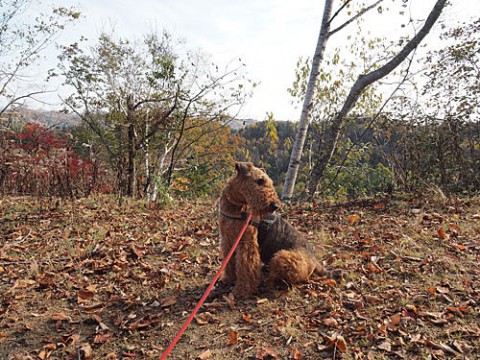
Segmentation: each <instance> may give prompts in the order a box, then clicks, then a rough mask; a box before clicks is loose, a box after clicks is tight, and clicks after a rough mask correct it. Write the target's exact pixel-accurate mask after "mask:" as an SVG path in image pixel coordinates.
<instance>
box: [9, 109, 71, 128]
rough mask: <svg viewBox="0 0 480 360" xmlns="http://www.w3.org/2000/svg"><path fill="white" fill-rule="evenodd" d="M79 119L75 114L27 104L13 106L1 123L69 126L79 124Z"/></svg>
mask: <svg viewBox="0 0 480 360" xmlns="http://www.w3.org/2000/svg"><path fill="white" fill-rule="evenodd" d="M79 121H80V120H79V119H78V117H77V116H76V115H74V114H65V113H63V112H61V111H54V110H41V109H30V108H28V107H26V106H16V107H13V108H12V109H11V110H9V111H7V112H5V113H4V114H3V116H2V117H1V118H0V124H2V125H5V126H11V125H22V124H26V123H29V122H30V123H34V124H38V125H42V126H48V127H51V126H58V127H60V128H68V127H72V126H76V125H78V123H79Z"/></svg>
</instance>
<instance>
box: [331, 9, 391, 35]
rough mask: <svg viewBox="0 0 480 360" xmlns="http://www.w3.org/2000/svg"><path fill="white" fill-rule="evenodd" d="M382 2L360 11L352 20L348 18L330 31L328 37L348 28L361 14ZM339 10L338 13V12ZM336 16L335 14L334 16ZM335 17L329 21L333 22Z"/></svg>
mask: <svg viewBox="0 0 480 360" xmlns="http://www.w3.org/2000/svg"><path fill="white" fill-rule="evenodd" d="M382 1H384V0H378V1H377V2H376V3H375V4H372V5H370V6H368V7H366V8H365V9H363V10H361V11H360V12H359V13H358V14H357V15H355V16H353V17H352V18H350V19H349V20H347V21H346V22H344V23H343V24H342V25H340V26H339V27H337V28H336V29H333V30H332V31H330V32H329V33H328V36H332V35H333V34H335V33H337V32H339V31H340V30H342V29H343V28H344V27H346V26H348V25H349V24H351V23H352V22H354V21H355V20H356V19H358V18H359V17H361V16H362V15H363V14H365V13H366V12H367V11H370V10H371V9H373V8H374V7H375V6H377V5H378V4H380V3H381V2H382ZM346 4H348V2H346V3H345V4H344V6H345V5H346ZM342 8H343V6H342V7H341V8H340V10H342ZM340 10H339V11H340ZM335 15H337V14H335ZM335 15H334V16H333V17H332V19H331V20H330V21H332V20H333V18H334V17H335Z"/></svg>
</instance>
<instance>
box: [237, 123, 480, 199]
mask: <svg viewBox="0 0 480 360" xmlns="http://www.w3.org/2000/svg"><path fill="white" fill-rule="evenodd" d="M295 131H296V123H293V122H286V121H282V122H273V124H272V122H268V121H263V122H258V123H256V124H252V125H249V126H246V127H244V128H242V129H239V130H237V131H236V132H235V133H236V134H238V135H239V136H240V137H241V144H242V146H243V149H242V152H241V155H240V156H241V157H242V158H243V159H245V160H251V161H253V162H254V163H256V164H257V165H259V166H262V167H263V168H264V169H265V170H266V171H267V172H268V174H269V175H270V176H271V177H272V179H273V180H274V182H275V184H277V186H278V188H279V189H281V187H282V185H283V181H284V178H285V174H286V171H287V168H288V164H289V157H290V148H291V146H292V144H293V141H294V138H295ZM321 131H322V129H321V125H320V127H315V128H310V129H309V134H310V136H309V138H308V140H307V144H306V146H305V150H304V155H303V166H302V168H301V173H300V175H299V179H298V182H297V189H296V192H297V193H301V191H303V187H304V185H305V180H306V179H307V177H308V176H309V159H310V157H309V149H310V148H311V145H312V143H313V142H314V141H315V138H316V137H317V136H318V134H319V132H321ZM338 143H339V146H338V149H337V151H336V153H335V156H334V158H333V160H332V162H331V163H330V165H329V169H328V171H327V176H326V178H325V179H324V181H323V186H322V194H323V195H325V196H333V197H345V196H346V197H357V196H363V195H373V194H376V193H379V192H380V193H390V192H392V191H394V190H397V191H405V192H415V191H423V190H425V189H431V188H433V189H440V190H442V191H443V192H444V193H460V192H468V193H471V192H475V191H478V190H480V171H479V170H480V122H478V121H477V122H459V121H457V120H454V119H449V120H446V121H442V122H438V121H434V120H431V121H429V120H428V119H427V120H424V121H422V122H417V123H415V124H412V123H409V122H405V121H395V120H389V119H387V118H385V119H383V120H382V119H380V120H379V119H376V120H375V121H372V119H370V118H365V117H352V118H350V119H349V121H348V122H347V126H346V128H345V129H344V131H343V136H342V137H341V138H340V139H339V142H338Z"/></svg>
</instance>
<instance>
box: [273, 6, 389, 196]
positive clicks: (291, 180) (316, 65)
mask: <svg viewBox="0 0 480 360" xmlns="http://www.w3.org/2000/svg"><path fill="white" fill-rule="evenodd" d="M382 1H384V0H377V1H376V2H375V3H373V4H372V5H370V6H368V7H366V8H364V9H362V10H360V11H359V12H358V13H357V14H356V15H354V16H352V17H351V18H350V19H348V20H347V21H345V22H344V23H343V24H342V25H340V26H338V27H337V28H335V29H333V30H330V28H331V24H332V21H333V20H334V19H335V18H336V17H337V16H338V15H339V14H340V13H341V12H342V11H343V10H344V9H346V8H347V6H348V5H349V4H350V2H351V0H346V1H344V2H343V4H342V6H341V7H340V8H339V9H338V10H337V11H336V12H335V13H334V14H333V16H332V15H331V13H332V7H333V0H325V6H324V9H323V16H322V25H321V28H320V34H319V36H318V40H317V45H316V48H315V53H314V55H313V59H312V68H311V71H310V76H309V79H308V83H307V89H306V93H305V98H304V100H303V105H302V110H301V114H300V120H299V123H298V130H297V133H296V135H295V141H294V143H293V147H292V153H291V155H290V163H289V165H288V171H287V175H286V178H285V183H284V185H283V192H282V199H283V200H287V199H290V198H291V197H292V195H293V189H294V187H295V182H296V179H297V175H298V169H299V167H300V160H301V157H302V152H303V148H304V145H305V139H306V138H307V132H308V125H309V123H310V113H311V108H312V105H313V98H314V95H315V88H316V84H317V78H318V74H319V69H320V65H321V63H322V61H323V58H324V53H325V48H326V45H327V41H328V39H329V38H330V37H331V36H332V35H334V34H335V33H337V32H339V31H340V30H342V29H344V28H345V27H346V26H348V25H349V24H351V23H352V22H353V21H355V20H356V19H358V18H360V17H361V16H362V15H364V14H365V13H366V12H367V11H369V10H371V9H373V8H375V7H376V6H378V5H379V4H380V3H381V2H382Z"/></svg>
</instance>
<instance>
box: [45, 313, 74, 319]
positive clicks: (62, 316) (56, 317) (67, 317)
mask: <svg viewBox="0 0 480 360" xmlns="http://www.w3.org/2000/svg"><path fill="white" fill-rule="evenodd" d="M50 319H51V320H53V321H72V319H71V318H70V316H67V315H65V314H64V313H55V314H52V316H51V317H50Z"/></svg>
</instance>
